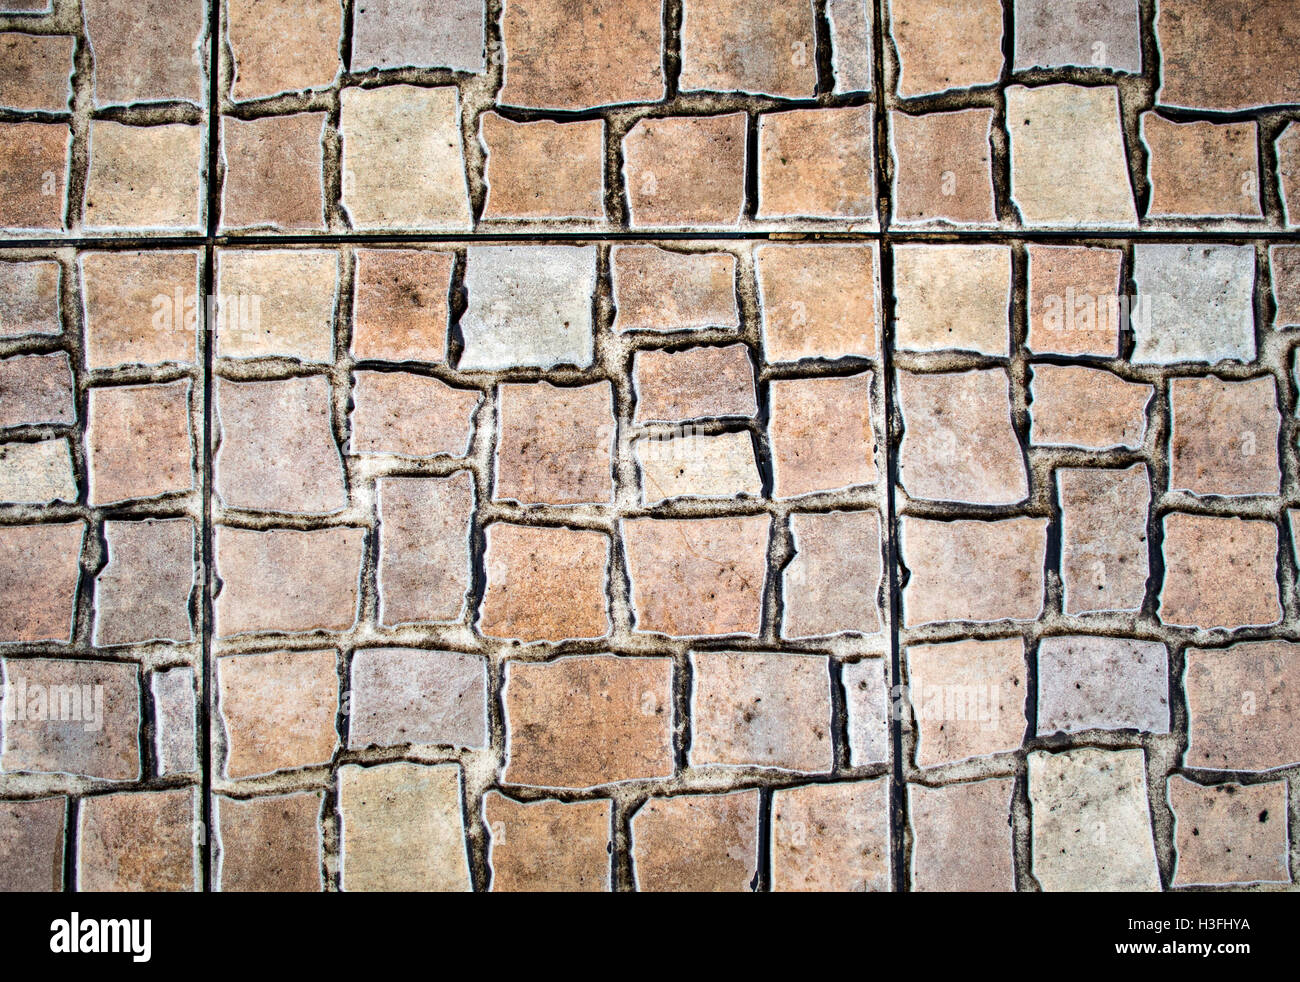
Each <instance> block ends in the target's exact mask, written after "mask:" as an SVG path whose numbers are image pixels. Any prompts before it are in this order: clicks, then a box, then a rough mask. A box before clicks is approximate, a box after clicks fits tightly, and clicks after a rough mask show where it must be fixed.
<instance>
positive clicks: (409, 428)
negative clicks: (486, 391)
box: [348, 372, 483, 457]
mask: <svg viewBox="0 0 1300 982" xmlns="http://www.w3.org/2000/svg"><path fill="white" fill-rule="evenodd" d="M352 378H353V381H352V411H351V412H350V413H349V414H348V419H349V420H350V422H351V424H352V425H351V429H352V439H351V442H350V444H349V446H348V451H349V452H350V453H354V454H397V455H398V456H402V457H435V456H438V455H440V454H447V455H450V456H452V457H464V456H465V454H466V453H468V452H469V444H470V439H471V437H472V435H473V425H474V416H475V413H476V412H477V410H478V407H479V405H481V404H482V402H483V394H482V393H481V392H479V391H478V390H477V389H455V388H452V387H451V386H450V385H448V384H447V383H446V382H442V381H440V380H438V379H436V378H429V377H427V376H424V375H412V374H411V373H409V372H356V373H355V374H354V375H353V377H352Z"/></svg>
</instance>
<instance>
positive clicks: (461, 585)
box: [376, 471, 474, 625]
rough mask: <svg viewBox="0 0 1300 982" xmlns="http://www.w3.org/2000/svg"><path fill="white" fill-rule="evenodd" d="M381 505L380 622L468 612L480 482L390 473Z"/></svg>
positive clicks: (380, 489)
mask: <svg viewBox="0 0 1300 982" xmlns="http://www.w3.org/2000/svg"><path fill="white" fill-rule="evenodd" d="M376 491H377V495H378V499H379V502H378V511H379V568H378V571H377V587H378V590H379V622H380V623H381V624H384V625H393V624H408V623H420V622H426V621H432V622H446V621H454V620H458V619H460V618H461V617H463V616H464V614H465V610H466V607H467V600H466V596H467V594H468V592H469V587H470V576H471V569H470V564H471V557H470V519H471V514H470V513H471V511H472V510H473V507H474V486H473V480H472V478H471V477H470V475H469V474H468V473H466V472H464V471H462V472H460V473H457V474H453V475H452V476H451V477H446V478H422V477H385V478H380V479H379V480H378V481H377V482H376Z"/></svg>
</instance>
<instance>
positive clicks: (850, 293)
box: [754, 243, 880, 362]
mask: <svg viewBox="0 0 1300 982" xmlns="http://www.w3.org/2000/svg"><path fill="white" fill-rule="evenodd" d="M754 259H755V265H756V271H757V276H758V289H759V298H760V301H761V304H762V317H763V353H764V355H765V357H766V358H767V360H768V361H771V362H786V361H799V360H801V359H804V358H826V359H834V358H849V357H861V358H873V357H875V356H876V355H877V354H878V352H879V345H878V341H877V336H878V331H879V324H878V317H877V313H876V295H877V293H878V292H879V279H880V275H879V262H880V260H879V256H878V252H877V248H876V245H875V244H874V243H871V244H867V245H842V246H833V247H832V246H823V245H817V246H805V245H761V246H759V247H758V248H757V249H755V250H754Z"/></svg>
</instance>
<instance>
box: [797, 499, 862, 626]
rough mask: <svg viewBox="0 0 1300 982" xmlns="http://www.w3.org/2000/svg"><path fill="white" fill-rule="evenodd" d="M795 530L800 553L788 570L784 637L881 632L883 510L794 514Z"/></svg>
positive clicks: (798, 552)
mask: <svg viewBox="0 0 1300 982" xmlns="http://www.w3.org/2000/svg"><path fill="white" fill-rule="evenodd" d="M790 536H791V539H792V540H793V545H794V550H795V553H794V558H793V559H791V560H790V563H789V565H787V566H786V568H785V572H784V580H783V584H784V588H783V590H782V595H783V599H784V613H785V615H784V617H783V619H782V621H781V637H783V638H816V637H828V636H830V635H834V634H878V633H880V630H881V621H880V606H879V599H878V596H879V591H880V577H881V560H880V543H881V538H880V516H879V515H877V514H876V513H875V512H874V511H870V512H838V511H837V512H829V513H827V514H806V515H800V514H795V515H791V516H790Z"/></svg>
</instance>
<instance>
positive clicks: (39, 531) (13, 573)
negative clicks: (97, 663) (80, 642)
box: [0, 522, 86, 642]
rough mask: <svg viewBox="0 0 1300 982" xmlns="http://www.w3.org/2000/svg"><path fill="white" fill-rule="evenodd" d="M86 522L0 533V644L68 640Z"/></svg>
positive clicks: (22, 527)
mask: <svg viewBox="0 0 1300 982" xmlns="http://www.w3.org/2000/svg"><path fill="white" fill-rule="evenodd" d="M85 534H86V525H85V523H84V522H66V523H61V524H57V525H6V526H4V527H2V528H0V588H3V593H4V595H5V596H6V597H18V598H21V602H19V603H6V604H3V605H0V642H4V641H70V640H72V617H73V609H74V607H75V605H76V599H77V578H78V576H79V575H80V558H81V545H82V541H83V540H84V538H85Z"/></svg>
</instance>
